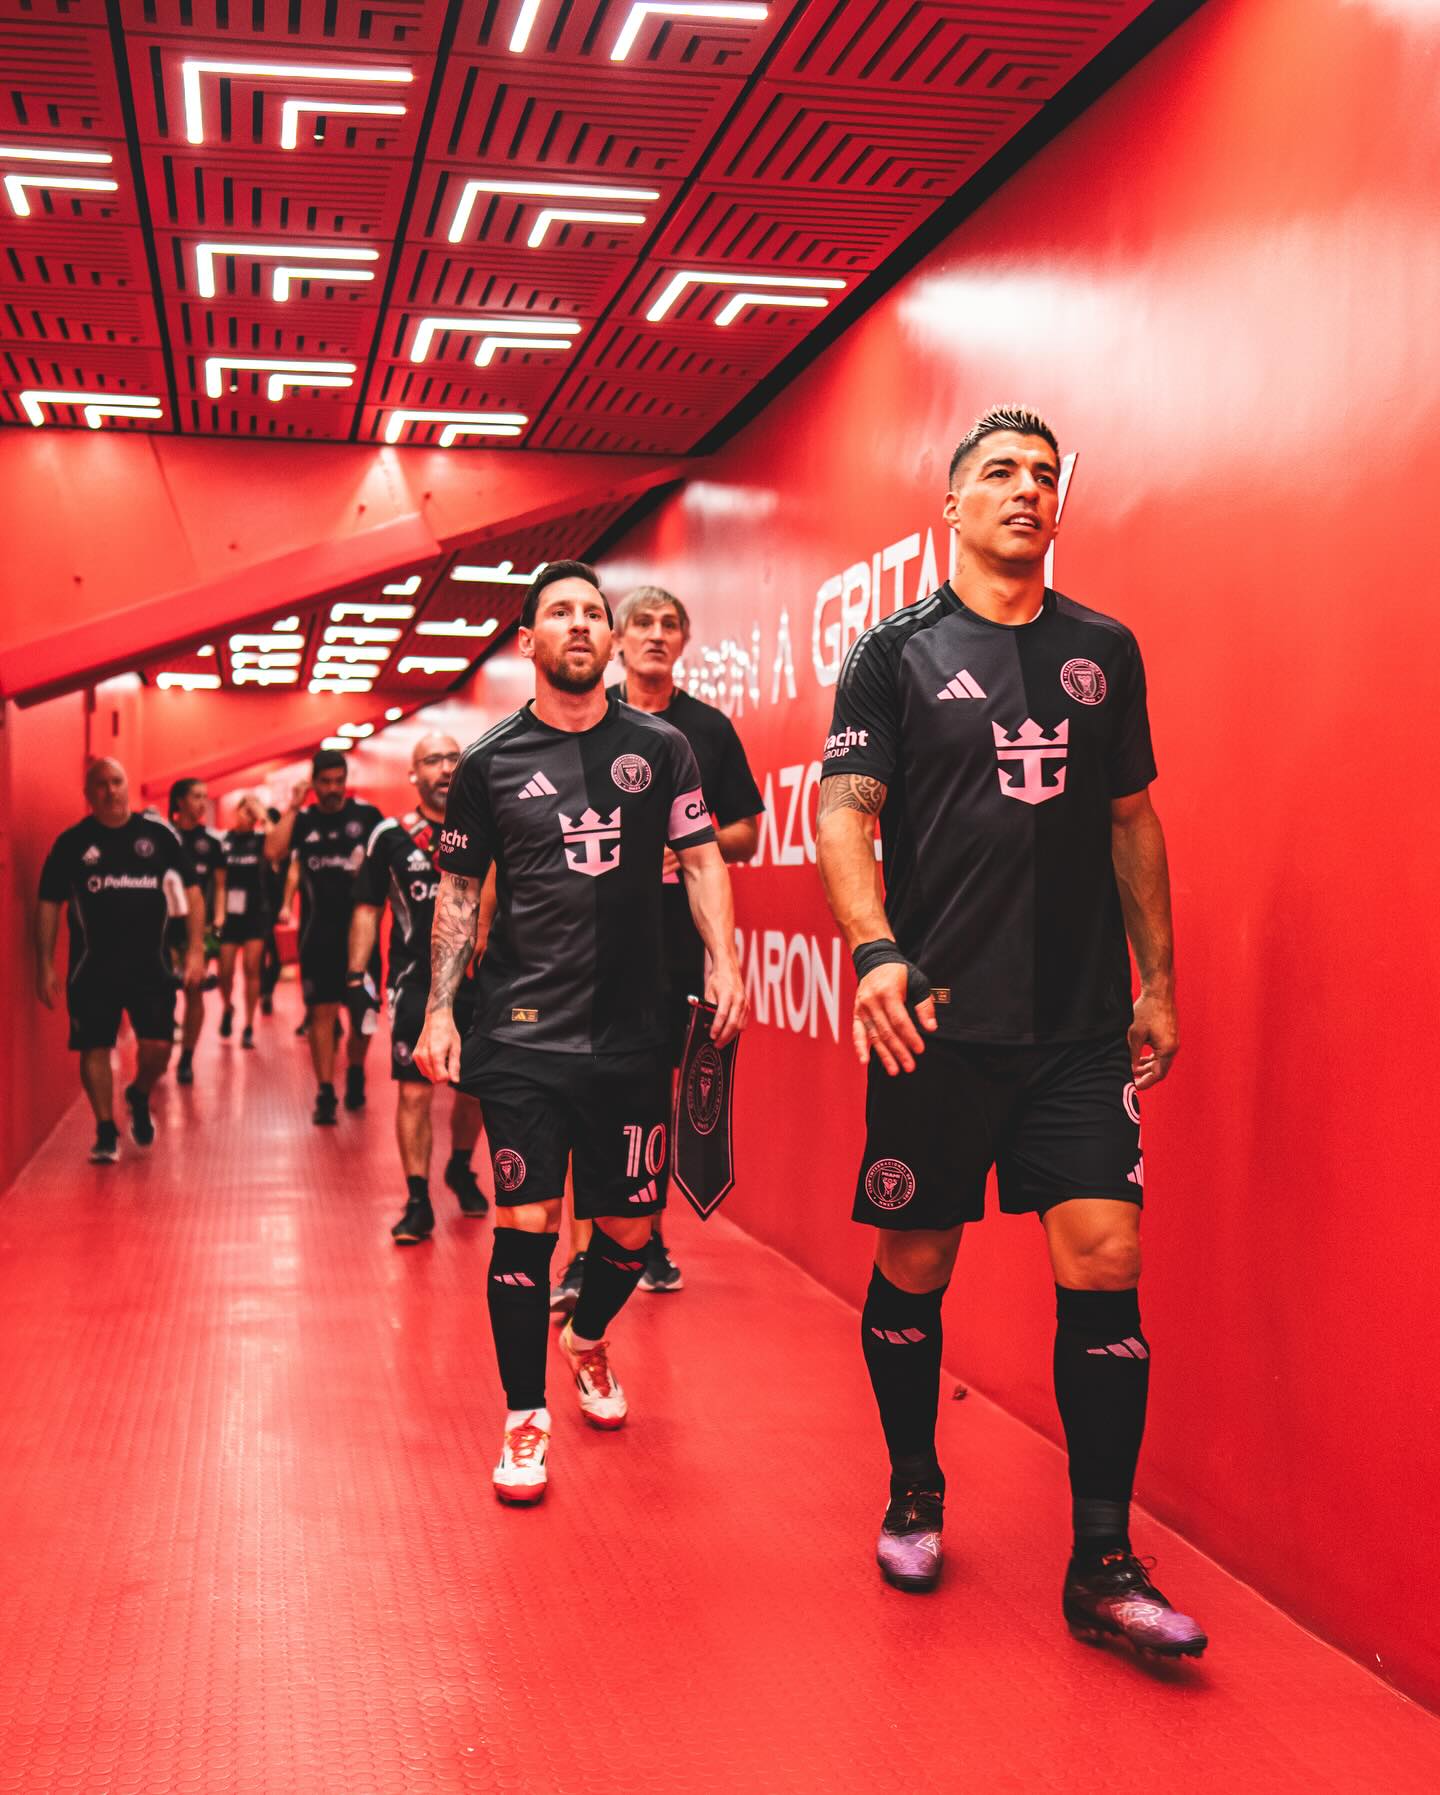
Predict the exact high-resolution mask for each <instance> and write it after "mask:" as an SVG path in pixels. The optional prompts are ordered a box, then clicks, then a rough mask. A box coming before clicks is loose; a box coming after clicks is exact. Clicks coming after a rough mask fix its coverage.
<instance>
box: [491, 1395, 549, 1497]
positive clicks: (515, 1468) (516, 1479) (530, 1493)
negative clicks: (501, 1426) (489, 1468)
mask: <svg viewBox="0 0 1440 1795" xmlns="http://www.w3.org/2000/svg"><path fill="white" fill-rule="evenodd" d="M549 1452H550V1412H549V1410H548V1409H532V1410H531V1411H530V1412H529V1413H528V1414H524V1415H510V1416H507V1418H506V1427H505V1444H504V1445H503V1446H502V1447H501V1448H500V1463H499V1464H498V1465H496V1467H495V1478H494V1482H495V1494H496V1495H497V1496H498V1497H499V1498H500V1500H501V1501H502V1502H512V1503H514V1504H516V1505H517V1506H519V1505H521V1504H524V1503H535V1502H538V1501H540V1499H541V1497H542V1496H544V1494H545V1484H546V1479H547V1473H546V1470H545V1460H546V1458H547V1457H548V1456H549Z"/></svg>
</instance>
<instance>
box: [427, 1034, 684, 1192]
mask: <svg viewBox="0 0 1440 1795" xmlns="http://www.w3.org/2000/svg"><path fill="white" fill-rule="evenodd" d="M460 1088H461V1090H462V1091H464V1092H465V1093H466V1094H467V1095H468V1096H471V1097H478V1098H479V1099H480V1107H481V1108H482V1109H483V1110H484V1112H485V1133H486V1135H487V1137H488V1138H489V1142H490V1162H491V1165H492V1166H493V1168H494V1172H495V1201H496V1203H497V1204H499V1205H500V1207H501V1208H513V1207H514V1206H515V1205H516V1204H517V1203H546V1202H551V1201H553V1200H554V1199H556V1198H558V1197H561V1196H563V1195H564V1192H565V1165H566V1162H567V1160H571V1159H572V1158H573V1161H574V1174H575V1214H576V1216H577V1217H579V1218H580V1219H582V1220H585V1221H593V1220H594V1219H595V1218H596V1217H597V1216H612V1215H615V1216H631V1215H654V1214H655V1212H656V1211H657V1210H660V1209H663V1208H664V1206H665V1165H666V1157H667V1153H668V1149H669V1134H670V1130H669V1113H670V1069H669V1067H668V1066H667V1065H666V1063H665V1055H664V1052H663V1051H662V1050H660V1049H652V1050H651V1051H649V1052H646V1053H605V1054H590V1053H544V1052H540V1051H539V1050H537V1049H536V1048H533V1047H511V1046H509V1045H507V1044H506V1043H504V1042H500V1041H491V1040H488V1039H485V1038H483V1037H475V1036H472V1037H471V1038H470V1040H468V1041H467V1042H466V1043H465V1055H464V1060H463V1063H462V1070H461V1075H460Z"/></svg>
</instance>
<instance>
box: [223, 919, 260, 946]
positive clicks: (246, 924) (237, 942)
mask: <svg viewBox="0 0 1440 1795" xmlns="http://www.w3.org/2000/svg"><path fill="white" fill-rule="evenodd" d="M271 926H272V925H271V921H270V918H269V917H268V916H227V917H226V918H225V927H224V928H223V929H221V931H220V942H221V945H222V946H223V947H240V946H242V945H243V944H244V943H245V942H247V941H263V940H264V939H265V937H266V936H267V935H268V934H269V933H270V929H271Z"/></svg>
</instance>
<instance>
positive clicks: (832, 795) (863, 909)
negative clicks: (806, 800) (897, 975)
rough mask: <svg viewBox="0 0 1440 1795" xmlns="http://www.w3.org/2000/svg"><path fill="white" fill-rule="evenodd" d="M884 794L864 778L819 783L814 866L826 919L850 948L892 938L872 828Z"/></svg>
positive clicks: (848, 775)
mask: <svg viewBox="0 0 1440 1795" xmlns="http://www.w3.org/2000/svg"><path fill="white" fill-rule="evenodd" d="M885 789H886V788H885V786H884V785H883V784H881V782H880V781H879V780H878V779H870V778H867V777H866V776H865V775H864V774H863V773H839V774H833V775H832V776H831V777H830V778H829V779H822V780H821V781H820V815H819V820H818V822H817V824H816V830H815V861H816V865H817V866H818V867H819V869H820V883H821V884H822V885H823V886H824V887H825V899H826V902H827V903H828V904H829V905H830V914H831V915H832V916H833V917H834V918H835V921H836V923H837V924H838V925H839V929H840V933H841V934H842V935H843V936H844V937H845V945H846V947H849V948H853V947H856V946H858V945H859V943H860V942H862V941H888V940H890V939H891V937H892V931H891V928H890V924H889V923H888V922H887V921H886V920H885V906H884V904H883V903H882V902H881V899H880V878H879V874H878V872H877V870H876V862H875V826H876V824H877V822H878V821H879V818H880V812H881V810H882V809H883V808H884V805H885Z"/></svg>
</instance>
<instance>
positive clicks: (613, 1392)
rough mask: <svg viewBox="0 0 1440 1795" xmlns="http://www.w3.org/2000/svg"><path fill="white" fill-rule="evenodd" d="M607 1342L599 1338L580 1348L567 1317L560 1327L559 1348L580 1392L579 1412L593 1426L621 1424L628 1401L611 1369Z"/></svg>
mask: <svg viewBox="0 0 1440 1795" xmlns="http://www.w3.org/2000/svg"><path fill="white" fill-rule="evenodd" d="M606 1345H607V1342H605V1341H604V1340H602V1341H600V1342H599V1344H598V1345H595V1346H589V1347H586V1348H584V1349H583V1350H582V1349H581V1348H580V1347H578V1346H577V1345H576V1344H575V1330H574V1329H573V1327H572V1326H571V1325H570V1323H569V1322H568V1321H567V1322H566V1323H565V1326H564V1327H563V1328H561V1330H560V1350H561V1352H563V1353H564V1355H565V1361H566V1363H567V1364H568V1365H569V1367H570V1371H571V1374H572V1376H573V1377H574V1379H575V1388H576V1389H577V1390H578V1391H579V1392H580V1413H581V1414H582V1415H583V1416H584V1417H585V1419H586V1420H587V1421H588V1422H589V1423H590V1425H591V1426H592V1427H605V1428H615V1427H623V1426H624V1424H625V1415H626V1412H627V1408H628V1405H627V1403H626V1401H625V1392H624V1391H623V1390H622V1389H621V1388H620V1380H619V1378H617V1377H616V1376H615V1374H614V1372H612V1371H611V1369H610V1360H609V1358H608V1356H607V1354H606Z"/></svg>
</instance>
